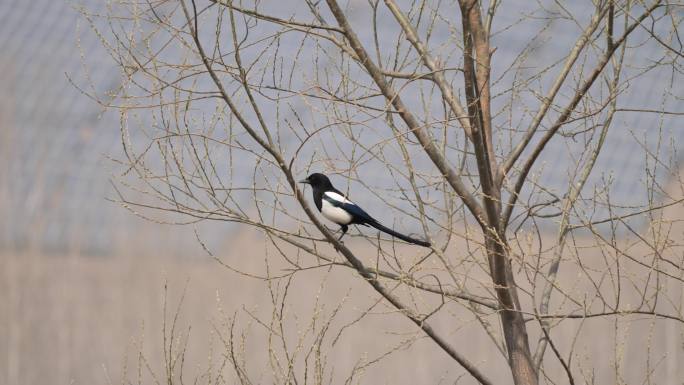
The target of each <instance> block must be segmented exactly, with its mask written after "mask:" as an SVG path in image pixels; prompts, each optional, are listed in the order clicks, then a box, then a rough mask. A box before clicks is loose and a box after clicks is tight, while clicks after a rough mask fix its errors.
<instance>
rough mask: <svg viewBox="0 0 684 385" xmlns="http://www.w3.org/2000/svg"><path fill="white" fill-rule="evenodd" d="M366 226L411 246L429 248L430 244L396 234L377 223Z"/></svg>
mask: <svg viewBox="0 0 684 385" xmlns="http://www.w3.org/2000/svg"><path fill="white" fill-rule="evenodd" d="M368 224H369V225H370V226H373V227H375V228H376V229H378V230H380V231H382V232H385V233H387V234H389V235H391V236H393V237H397V238H399V239H401V240H404V241H406V242H408V243H413V244H416V245H420V246H423V247H430V242H425V241H421V240H419V239H415V238H411V237H409V236H408V235H404V234H401V233H397V232H396V231H394V230H392V229H390V228H389V227H385V226H383V225H381V224H380V223H378V222H368Z"/></svg>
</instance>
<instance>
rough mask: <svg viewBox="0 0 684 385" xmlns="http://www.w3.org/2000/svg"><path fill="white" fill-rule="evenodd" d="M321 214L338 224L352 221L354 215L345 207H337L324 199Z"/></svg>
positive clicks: (346, 223)
mask: <svg viewBox="0 0 684 385" xmlns="http://www.w3.org/2000/svg"><path fill="white" fill-rule="evenodd" d="M321 214H323V216H324V217H326V218H328V219H329V220H331V221H333V222H335V223H337V224H338V225H348V224H349V223H350V222H351V221H352V216H351V214H349V213H348V212H346V211H345V210H344V209H341V208H339V207H335V206H333V205H332V204H330V202H328V201H326V200H325V199H323V206H322V207H321Z"/></svg>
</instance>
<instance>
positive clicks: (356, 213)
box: [322, 191, 377, 224]
mask: <svg viewBox="0 0 684 385" xmlns="http://www.w3.org/2000/svg"><path fill="white" fill-rule="evenodd" d="M322 198H323V199H325V200H326V201H328V202H329V203H330V204H331V205H333V206H334V207H339V208H341V209H343V210H345V211H346V212H348V213H349V214H351V215H352V217H354V220H353V221H352V222H353V223H358V224H365V223H376V222H377V221H376V220H375V219H374V218H373V217H371V216H370V214H368V213H367V212H365V211H364V210H363V209H362V208H361V207H359V206H358V205H357V204H356V203H354V202H352V201H350V200H349V199H347V198H346V197H345V196H344V195H342V193H340V192H338V191H326V192H325V193H324V194H323V197H322Z"/></svg>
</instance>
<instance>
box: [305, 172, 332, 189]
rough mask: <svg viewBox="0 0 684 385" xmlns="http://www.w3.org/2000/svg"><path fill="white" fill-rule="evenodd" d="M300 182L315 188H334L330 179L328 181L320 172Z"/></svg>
mask: <svg viewBox="0 0 684 385" xmlns="http://www.w3.org/2000/svg"><path fill="white" fill-rule="evenodd" d="M299 182H300V183H306V184H310V185H311V187H313V188H323V189H325V188H332V183H330V179H328V177H327V176H325V175H323V174H321V173H318V172H315V173H313V174H311V175H309V176H308V177H307V178H306V179H303V180H300V181H299Z"/></svg>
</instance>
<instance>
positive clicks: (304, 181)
mask: <svg viewBox="0 0 684 385" xmlns="http://www.w3.org/2000/svg"><path fill="white" fill-rule="evenodd" d="M299 183H305V184H311V182H309V179H308V178H307V179H302V180H300V181H299Z"/></svg>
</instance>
